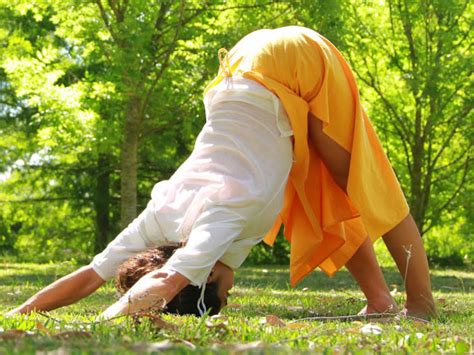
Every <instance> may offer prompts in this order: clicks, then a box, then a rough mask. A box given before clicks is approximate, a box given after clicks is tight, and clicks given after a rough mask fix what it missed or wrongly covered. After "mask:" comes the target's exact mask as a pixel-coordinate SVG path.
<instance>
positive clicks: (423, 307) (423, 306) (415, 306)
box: [400, 300, 438, 320]
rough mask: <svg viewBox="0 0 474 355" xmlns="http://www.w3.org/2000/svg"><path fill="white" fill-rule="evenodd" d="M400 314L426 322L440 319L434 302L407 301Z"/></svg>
mask: <svg viewBox="0 0 474 355" xmlns="http://www.w3.org/2000/svg"><path fill="white" fill-rule="evenodd" d="M400 314H401V315H402V316H405V317H415V318H420V319H424V320H430V319H434V318H437V317H438V312H437V311H436V306H435V303H434V300H421V301H418V302H408V301H407V303H405V307H404V308H403V310H402V311H401V312H400Z"/></svg>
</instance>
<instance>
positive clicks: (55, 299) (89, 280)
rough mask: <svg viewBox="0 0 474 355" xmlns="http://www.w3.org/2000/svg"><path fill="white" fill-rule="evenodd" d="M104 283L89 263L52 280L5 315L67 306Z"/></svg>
mask: <svg viewBox="0 0 474 355" xmlns="http://www.w3.org/2000/svg"><path fill="white" fill-rule="evenodd" d="M104 283H105V281H104V280H103V279H102V278H101V277H100V276H99V275H98V274H97V273H96V272H95V271H94V270H93V269H92V267H91V266H90V265H88V266H84V267H82V268H80V269H79V270H76V271H74V272H73V273H71V274H69V275H66V276H64V277H62V278H60V279H59V280H56V281H54V282H53V283H52V284H50V285H49V286H47V287H45V288H43V289H42V290H41V291H39V292H38V293H37V294H35V295H34V296H32V297H31V298H30V299H28V300H27V301H26V302H24V303H23V304H22V305H21V306H19V307H17V308H15V309H14V310H12V311H10V312H8V313H7V315H14V314H23V313H30V312H34V311H49V310H52V309H55V308H58V307H62V306H67V305H69V304H71V303H74V302H77V301H79V300H80V299H82V298H84V297H86V296H89V295H90V294H91V293H93V292H94V291H95V290H97V289H98V288H99V287H100V286H102V285H103V284H104Z"/></svg>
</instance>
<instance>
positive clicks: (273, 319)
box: [265, 314, 286, 327]
mask: <svg viewBox="0 0 474 355" xmlns="http://www.w3.org/2000/svg"><path fill="white" fill-rule="evenodd" d="M265 324H267V325H271V326H274V327H285V326H286V324H285V322H283V321H282V320H281V319H280V318H278V317H277V316H276V315H274V314H269V315H267V316H266V317H265Z"/></svg>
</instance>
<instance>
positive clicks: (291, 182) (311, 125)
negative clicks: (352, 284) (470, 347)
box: [13, 27, 435, 318]
mask: <svg viewBox="0 0 474 355" xmlns="http://www.w3.org/2000/svg"><path fill="white" fill-rule="evenodd" d="M219 59H220V62H221V67H220V71H219V74H218V76H217V77H216V78H215V79H214V80H213V81H212V82H211V83H210V84H209V86H208V87H207V88H206V90H205V99H204V102H205V107H206V119H207V122H206V124H205V126H204V127H203V129H202V131H201V133H200V134H199V136H198V138H197V141H196V144H195V147H194V150H193V152H192V154H191V155H190V157H189V158H188V159H187V160H186V162H185V163H183V165H182V166H181V167H180V168H179V169H178V170H177V171H176V173H175V174H174V175H173V176H172V177H171V178H170V179H169V180H168V181H163V182H160V183H158V184H157V185H155V187H154V189H153V191H152V196H151V197H152V198H151V201H150V203H149V204H148V206H147V208H146V209H145V210H144V211H143V212H142V213H141V214H140V216H139V217H138V218H137V219H136V220H135V221H133V222H132V223H131V224H130V225H129V226H128V227H127V228H126V229H125V230H124V231H123V232H122V233H121V234H120V235H119V236H118V237H117V238H116V239H115V240H114V241H113V242H112V243H110V244H109V245H108V247H107V248H106V249H105V250H104V251H103V252H102V253H101V254H99V255H97V256H96V257H95V258H94V260H93V262H92V263H91V265H90V266H88V267H85V268H84V269H81V270H79V271H78V272H76V273H73V274H72V275H69V276H66V277H65V278H64V279H60V280H58V281H56V282H55V284H56V286H53V285H55V284H53V285H51V286H49V288H46V289H45V290H43V291H40V293H38V294H37V295H35V296H34V297H32V298H31V299H30V300H29V301H27V302H26V303H25V304H24V305H22V306H20V307H19V308H17V309H16V310H14V311H13V313H25V312H28V311H31V310H33V309H52V308H56V307H59V306H62V305H65V304H69V303H72V302H74V301H76V300H78V299H80V298H82V297H84V296H86V295H88V294H90V293H92V292H93V291H94V290H96V289H97V288H98V287H99V286H100V285H101V284H103V283H104V282H105V280H107V279H109V278H111V277H113V276H114V275H115V273H116V271H117V268H118V266H119V265H120V264H121V263H122V262H123V261H124V260H125V259H127V258H128V257H129V256H131V255H133V254H136V253H138V252H140V251H143V250H145V249H148V248H151V247H156V246H163V245H168V244H172V243H179V242H186V244H185V246H184V247H182V248H179V249H178V250H177V251H176V252H175V253H174V254H173V256H171V257H170V259H169V260H168V262H166V264H165V265H164V266H163V267H161V268H160V269H159V270H155V271H152V272H149V273H148V274H147V275H145V276H144V277H142V278H141V279H140V280H139V281H138V282H137V283H136V284H135V285H134V286H133V287H131V289H130V290H128V291H127V293H126V294H125V295H124V296H123V297H122V298H121V299H120V300H119V301H118V302H116V303H115V304H113V305H112V306H111V307H109V308H108V309H107V310H106V311H105V312H104V314H103V317H105V318H107V317H112V316H115V315H117V314H126V313H132V312H136V311H139V310H144V309H148V308H150V307H153V306H154V305H156V304H158V303H159V302H161V301H163V300H165V301H166V302H170V301H171V300H172V299H173V298H174V297H175V296H176V295H177V294H178V293H179V292H180V291H181V290H182V289H183V288H184V287H186V286H187V285H188V284H192V285H195V286H199V287H201V292H202V295H204V292H205V288H206V282H207V280H208V277H209V274H210V272H211V269H212V268H213V267H215V268H217V269H219V270H223V272H222V274H221V279H222V280H229V279H230V278H231V277H232V270H233V269H235V268H237V267H239V266H240V265H241V264H242V262H243V261H244V259H245V257H246V256H247V255H248V253H249V251H250V248H251V247H252V246H253V245H255V244H256V243H258V242H259V241H261V240H262V239H265V241H266V242H267V243H269V244H272V243H273V241H274V240H275V237H276V235H277V233H278V231H279V229H280V226H281V225H282V224H284V225H285V231H284V234H285V237H286V238H287V239H288V240H289V241H290V243H291V258H290V260H291V265H290V281H291V284H292V285H295V284H296V283H297V282H298V281H300V280H301V279H302V278H303V277H304V276H306V275H307V274H308V273H310V272H311V271H312V270H314V268H316V267H320V268H321V269H322V270H324V271H325V272H326V273H327V274H329V275H332V274H334V273H335V272H336V271H337V270H338V269H340V268H341V267H342V266H344V265H346V266H347V268H348V269H349V271H350V272H351V273H352V275H353V276H354V278H355V279H356V281H357V282H358V283H359V285H360V287H361V289H362V291H363V292H364V294H365V296H366V298H367V306H366V308H365V309H364V310H363V311H362V312H364V313H374V312H385V311H389V310H392V311H393V310H396V305H395V303H394V301H393V300H392V298H391V296H390V293H389V290H388V287H387V285H386V283H385V281H384V278H383V275H382V272H381V270H380V267H379V266H378V264H377V261H376V258H375V255H374V251H373V247H372V241H373V240H375V239H376V238H378V237H380V236H383V238H384V241H385V243H386V245H387V247H388V249H389V251H390V253H391V254H392V256H393V258H394V260H395V261H396V263H397V266H398V268H399V270H400V272H401V274H402V276H403V277H406V279H405V284H406V289H407V302H406V305H405V308H406V309H405V312H406V313H407V314H409V315H413V316H418V317H424V318H429V317H430V316H433V315H435V307H434V302H433V298H432V295H431V285H430V278H429V270H428V263H427V258H426V255H425V251H424V248H423V244H422V241H421V237H420V235H419V232H418V230H417V228H416V225H415V223H414V221H413V218H412V217H411V215H410V214H409V209H408V206H407V203H406V200H405V197H404V195H403V192H402V191H401V188H400V185H399V183H398V181H397V179H396V177H395V174H394V172H393V170H392V168H391V166H390V163H389V161H388V159H387V158H386V156H385V154H384V152H383V150H382V148H381V145H380V142H379V141H378V138H377V136H376V134H375V132H374V130H373V127H372V125H371V123H370V121H369V119H368V118H367V116H366V115H365V112H364V111H363V109H362V107H361V105H360V102H359V96H358V89H357V85H356V82H355V80H354V77H353V75H352V72H351V70H350V68H349V66H348V64H347V63H346V61H345V60H344V59H343V57H342V55H341V54H340V53H339V52H338V51H337V49H336V48H335V47H334V46H333V45H332V44H331V43H330V42H329V41H328V40H327V39H325V38H324V37H322V36H320V35H319V34H318V33H316V32H314V31H312V30H309V29H306V28H302V27H284V28H279V29H275V30H259V31H256V32H253V33H251V34H249V35H247V36H246V37H244V38H243V39H242V40H241V41H240V42H239V43H237V45H236V46H235V47H234V48H233V49H232V50H231V51H230V52H229V53H226V52H225V51H220V52H219ZM405 249H407V250H410V253H411V254H410V256H411V258H407V254H406V252H405ZM408 262H409V264H408ZM84 275H87V276H84ZM71 280H72V281H71ZM77 285H81V286H80V287H78V286H77ZM230 286H231V284H230V283H227V286H226V287H230ZM74 287H76V288H77V287H78V288H79V289H81V292H80V293H79V294H75V293H71V295H69V294H68V292H65V294H68V297H63V298H54V297H52V296H51V294H52V290H54V289H55V288H61V289H62V290H69V289H70V288H74ZM223 292H224V291H223ZM72 295H74V296H72ZM48 297H49V298H48ZM45 300H49V303H47V302H46V303H45V302H44V301H45ZM202 300H203V297H201V299H200V300H199V302H198V303H199V304H198V309H199V310H200V312H201V313H202V312H203V311H205V307H203V303H202ZM42 302H43V303H42Z"/></svg>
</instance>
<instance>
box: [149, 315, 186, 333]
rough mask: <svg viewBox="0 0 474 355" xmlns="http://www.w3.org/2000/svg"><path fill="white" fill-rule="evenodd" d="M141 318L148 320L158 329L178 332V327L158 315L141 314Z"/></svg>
mask: <svg viewBox="0 0 474 355" xmlns="http://www.w3.org/2000/svg"><path fill="white" fill-rule="evenodd" d="M140 316H141V317H145V318H148V319H149V320H150V321H151V323H152V324H153V325H154V326H155V327H156V328H158V329H168V330H174V331H176V330H178V329H177V326H176V325H174V324H173V323H170V322H167V321H165V320H163V318H161V316H159V315H158V314H151V313H145V314H140Z"/></svg>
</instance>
